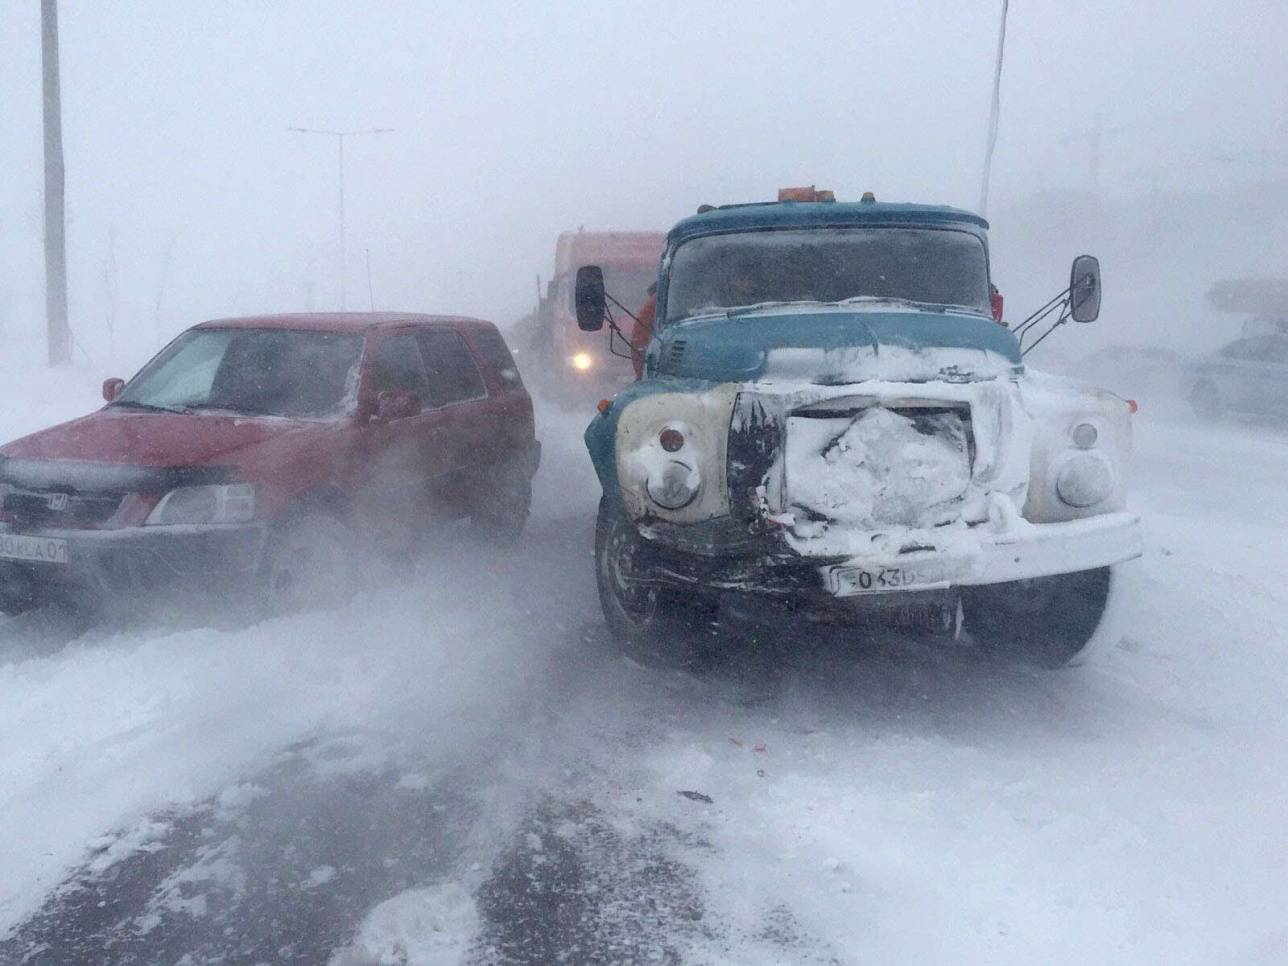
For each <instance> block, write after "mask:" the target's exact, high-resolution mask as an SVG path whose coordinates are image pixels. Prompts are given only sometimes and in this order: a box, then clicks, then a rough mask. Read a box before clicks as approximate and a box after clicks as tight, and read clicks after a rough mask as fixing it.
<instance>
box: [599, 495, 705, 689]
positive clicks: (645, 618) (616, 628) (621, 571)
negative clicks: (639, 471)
mask: <svg viewBox="0 0 1288 966" xmlns="http://www.w3.org/2000/svg"><path fill="white" fill-rule="evenodd" d="M643 543H644V538H643V537H641V536H640V535H639V531H637V530H636V529H635V525H634V524H633V523H632V522H631V521H630V520H629V519H627V517H626V515H625V514H624V513H623V512H622V510H621V509H620V508H618V507H613V506H610V505H609V502H608V500H607V499H601V500H600V502H599V517H598V520H597V521H596V526H595V582H596V584H597V586H598V588H599V603H600V607H601V608H602V609H603V611H604V619H605V621H607V623H608V628H609V630H610V631H611V632H612V634H613V637H614V639H615V640H616V641H617V643H618V645H619V646H620V648H621V650H622V653H623V654H624V655H625V656H627V657H629V658H631V659H633V660H635V661H637V662H638V663H640V664H643V665H645V666H647V667H666V668H677V667H679V668H690V667H696V666H698V665H700V664H702V663H704V662H705V659H706V657H707V651H708V637H709V635H706V634H704V633H703V631H704V629H705V627H706V624H707V623H709V620H710V618H709V616H708V615H707V614H706V613H705V611H704V609H703V607H702V604H701V603H700V602H698V601H691V600H686V599H685V598H684V597H683V596H682V595H681V593H680V592H677V591H675V590H671V589H669V588H664V587H646V586H640V585H634V586H632V585H631V582H630V577H631V566H632V563H633V562H634V561H635V560H636V559H637V558H638V554H639V551H640V548H641V545H642V544H643Z"/></svg>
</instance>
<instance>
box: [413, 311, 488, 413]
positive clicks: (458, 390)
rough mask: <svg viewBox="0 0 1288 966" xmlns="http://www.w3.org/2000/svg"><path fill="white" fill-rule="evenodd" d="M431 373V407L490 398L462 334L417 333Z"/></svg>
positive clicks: (444, 331) (428, 331) (481, 374)
mask: <svg viewBox="0 0 1288 966" xmlns="http://www.w3.org/2000/svg"><path fill="white" fill-rule="evenodd" d="M416 340H417V341H418V342H419V343H420V350H421V354H422V355H423V356H424V357H425V368H426V369H427V370H428V372H429V396H428V399H429V405H430V406H431V407H438V406H450V405H452V404H453V403H459V402H466V401H467V400H470V399H482V398H483V397H484V396H486V395H487V387H486V386H485V385H484V384H483V373H481V372H479V367H478V363H476V362H475V361H474V354H473V353H471V352H470V347H469V346H468V345H466V344H465V339H464V338H463V337H462V336H461V334H460V333H459V332H452V331H450V330H447V329H438V330H433V329H431V330H426V331H422V332H418V333H417V334H416Z"/></svg>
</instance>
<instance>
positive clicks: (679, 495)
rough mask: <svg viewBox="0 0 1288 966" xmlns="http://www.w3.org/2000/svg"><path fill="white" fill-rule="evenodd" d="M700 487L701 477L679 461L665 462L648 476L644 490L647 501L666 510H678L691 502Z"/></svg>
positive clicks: (690, 467)
mask: <svg viewBox="0 0 1288 966" xmlns="http://www.w3.org/2000/svg"><path fill="white" fill-rule="evenodd" d="M701 486H702V476H701V474H700V473H698V471H697V470H696V469H694V468H693V467H692V466H689V465H688V464H687V463H682V462H681V461H680V460H667V461H666V463H664V464H663V465H662V467H661V468H660V469H659V470H657V471H655V472H653V473H650V474H649V477H648V482H647V483H646V484H645V488H646V490H647V492H648V496H649V499H650V500H652V501H653V502H654V503H656V504H657V505H658V506H660V507H663V508H664V509H667V510H680V509H683V508H684V507H686V506H688V505H689V504H690V503H692V502H693V498H694V497H695V496H697V495H698V489H699V488H700V487H701Z"/></svg>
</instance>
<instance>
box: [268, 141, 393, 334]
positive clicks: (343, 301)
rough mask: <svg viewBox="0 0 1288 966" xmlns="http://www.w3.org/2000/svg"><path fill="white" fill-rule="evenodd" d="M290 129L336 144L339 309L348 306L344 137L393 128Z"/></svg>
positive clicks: (341, 309)
mask: <svg viewBox="0 0 1288 966" xmlns="http://www.w3.org/2000/svg"><path fill="white" fill-rule="evenodd" d="M288 130H291V131H298V132H299V133H300V134H325V135H327V136H328V137H333V138H335V141H336V145H337V146H338V147H339V152H340V157H339V161H340V311H342V312H343V311H344V310H345V309H346V308H348V296H347V287H346V286H345V282H344V267H345V238H344V139H345V138H347V137H352V136H353V135H355V134H388V133H389V132H390V131H392V130H393V128H391V127H374V128H367V129H365V130H361V131H323V130H318V129H316V128H311V127H292V128H288Z"/></svg>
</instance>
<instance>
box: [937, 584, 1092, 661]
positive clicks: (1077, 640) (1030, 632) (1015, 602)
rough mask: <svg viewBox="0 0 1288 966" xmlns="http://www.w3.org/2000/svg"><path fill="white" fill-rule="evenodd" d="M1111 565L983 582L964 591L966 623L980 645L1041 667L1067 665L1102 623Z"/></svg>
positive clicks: (964, 616) (1090, 639)
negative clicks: (1043, 575)
mask: <svg viewBox="0 0 1288 966" xmlns="http://www.w3.org/2000/svg"><path fill="white" fill-rule="evenodd" d="M1111 584H1112V569H1111V568H1109V567H1099V568H1097V569H1095V570H1082V571H1078V572H1076V573H1071V574H1059V575H1058V576H1055V577H1039V578H1037V579H1034V580H1018V581H1015V582H1013V583H1006V584H984V585H982V586H978V587H969V588H966V589H965V590H963V592H962V616H963V618H964V623H965V628H966V630H967V631H968V632H969V633H970V636H971V637H972V638H973V639H974V641H975V643H976V644H978V645H980V646H981V647H983V648H985V649H987V650H989V651H992V652H995V653H998V654H999V655H1002V656H1005V657H1008V658H1014V659H1016V660H1019V661H1023V662H1025V663H1029V664H1036V665H1038V666H1040V667H1046V668H1058V667H1063V666H1064V665H1066V664H1068V663H1069V662H1070V661H1072V660H1074V659H1075V658H1076V657H1078V655H1079V654H1080V653H1081V652H1082V650H1083V648H1085V647H1086V646H1087V645H1088V644H1089V643H1091V641H1092V639H1093V637H1094V636H1095V634H1096V631H1097V629H1099V628H1100V625H1101V619H1102V618H1103V617H1104V615H1105V610H1106V607H1107V605H1108V603H1109V591H1110V586H1111Z"/></svg>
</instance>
